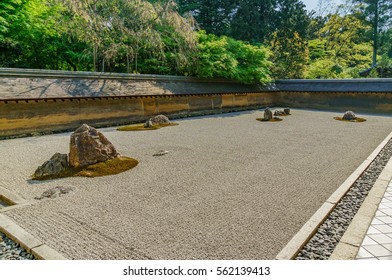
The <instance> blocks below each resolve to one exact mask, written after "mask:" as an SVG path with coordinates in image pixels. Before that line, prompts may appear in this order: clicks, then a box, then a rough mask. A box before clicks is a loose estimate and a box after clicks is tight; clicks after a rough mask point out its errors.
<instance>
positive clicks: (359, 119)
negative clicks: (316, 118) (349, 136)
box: [334, 117, 366, 122]
mask: <svg viewBox="0 0 392 280" xmlns="http://www.w3.org/2000/svg"><path fill="white" fill-rule="evenodd" d="M334 119H335V120H337V121H342V122H366V119H363V118H355V119H354V120H352V121H348V120H343V118H341V117H334Z"/></svg>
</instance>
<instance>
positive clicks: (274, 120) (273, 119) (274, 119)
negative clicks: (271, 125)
mask: <svg viewBox="0 0 392 280" xmlns="http://www.w3.org/2000/svg"><path fill="white" fill-rule="evenodd" d="M256 120H257V121H260V122H280V121H283V120H282V119H276V118H272V119H271V120H269V121H266V120H264V119H263V118H257V119H256Z"/></svg>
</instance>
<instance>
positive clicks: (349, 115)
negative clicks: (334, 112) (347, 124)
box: [343, 111, 356, 121]
mask: <svg viewBox="0 0 392 280" xmlns="http://www.w3.org/2000/svg"><path fill="white" fill-rule="evenodd" d="M355 119H356V116H355V114H354V112H353V111H347V112H346V113H344V115H343V120H345V121H353V120H355Z"/></svg>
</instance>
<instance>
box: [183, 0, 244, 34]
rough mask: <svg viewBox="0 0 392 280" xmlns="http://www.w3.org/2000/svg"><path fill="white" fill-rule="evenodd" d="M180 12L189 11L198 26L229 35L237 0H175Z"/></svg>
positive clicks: (215, 32) (210, 31)
mask: <svg viewBox="0 0 392 280" xmlns="http://www.w3.org/2000/svg"><path fill="white" fill-rule="evenodd" d="M176 2H177V3H178V5H179V10H180V13H181V14H183V15H184V14H185V13H190V14H191V15H192V16H193V17H194V18H195V19H196V21H197V23H198V24H199V27H200V28H201V29H203V30H206V31H207V32H208V33H213V34H215V35H229V33H230V25H231V19H232V16H233V13H234V11H235V9H236V8H237V2H241V1H239V0H177V1H176Z"/></svg>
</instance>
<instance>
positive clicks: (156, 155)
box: [153, 150, 169, 157]
mask: <svg viewBox="0 0 392 280" xmlns="http://www.w3.org/2000/svg"><path fill="white" fill-rule="evenodd" d="M168 153H169V151H165V150H160V151H158V152H156V153H155V154H153V156H154V157H158V156H164V155H166V154H168Z"/></svg>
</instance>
